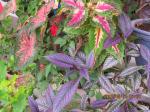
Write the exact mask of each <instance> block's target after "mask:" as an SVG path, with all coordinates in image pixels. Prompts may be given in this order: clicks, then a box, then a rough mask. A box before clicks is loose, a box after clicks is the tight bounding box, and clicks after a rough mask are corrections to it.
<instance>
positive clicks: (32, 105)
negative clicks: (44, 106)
mask: <svg viewBox="0 0 150 112" xmlns="http://www.w3.org/2000/svg"><path fill="white" fill-rule="evenodd" d="M28 102H29V106H30V109H31V112H40V111H39V108H38V105H37V102H36V101H35V100H34V99H33V98H32V97H29V98H28Z"/></svg>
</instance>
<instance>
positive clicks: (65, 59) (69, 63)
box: [46, 53, 74, 68]
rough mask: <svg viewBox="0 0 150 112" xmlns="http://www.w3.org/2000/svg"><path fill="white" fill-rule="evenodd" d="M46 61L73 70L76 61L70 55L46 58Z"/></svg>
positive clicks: (59, 54)
mask: <svg viewBox="0 0 150 112" xmlns="http://www.w3.org/2000/svg"><path fill="white" fill-rule="evenodd" d="M46 59H47V60H49V61H50V62H52V63H53V64H55V65H57V66H59V67H62V68H73V65H74V60H73V58H71V57H70V56H68V55H65V54H62V53H57V54H51V55H49V56H46Z"/></svg>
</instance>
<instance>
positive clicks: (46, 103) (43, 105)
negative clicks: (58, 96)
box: [36, 85, 55, 112]
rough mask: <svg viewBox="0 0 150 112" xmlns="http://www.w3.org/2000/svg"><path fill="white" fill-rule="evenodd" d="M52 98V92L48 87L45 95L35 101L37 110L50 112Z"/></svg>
mask: <svg viewBox="0 0 150 112" xmlns="http://www.w3.org/2000/svg"><path fill="white" fill-rule="evenodd" d="M54 98H55V96H54V92H53V90H52V88H51V86H50V85H49V86H48V88H47V90H46V91H45V94H44V95H43V96H42V97H40V98H38V99H37V100H36V102H37V104H38V107H39V110H40V111H44V112H45V111H46V110H52V106H53V101H54ZM49 112H50V111H49Z"/></svg>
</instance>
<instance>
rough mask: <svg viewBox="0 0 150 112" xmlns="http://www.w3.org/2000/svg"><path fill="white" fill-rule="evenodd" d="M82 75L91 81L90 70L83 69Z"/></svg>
mask: <svg viewBox="0 0 150 112" xmlns="http://www.w3.org/2000/svg"><path fill="white" fill-rule="evenodd" d="M80 75H81V77H84V78H85V79H86V80H88V81H89V80H90V78H89V73H88V69H86V68H82V69H81V70H80Z"/></svg>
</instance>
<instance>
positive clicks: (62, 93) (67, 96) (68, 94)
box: [53, 78, 80, 112]
mask: <svg viewBox="0 0 150 112" xmlns="http://www.w3.org/2000/svg"><path fill="white" fill-rule="evenodd" d="M79 82H80V78H79V79H78V80H74V81H70V82H68V83H65V84H64V85H63V86H62V87H61V88H60V90H59V92H58V94H57V96H56V98H55V101H54V104H53V112H60V111H61V110H62V108H64V107H65V106H66V105H67V104H68V103H70V101H71V100H72V98H73V95H74V94H75V92H76V90H77V88H78V84H79Z"/></svg>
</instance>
